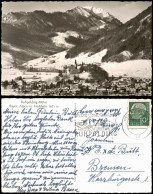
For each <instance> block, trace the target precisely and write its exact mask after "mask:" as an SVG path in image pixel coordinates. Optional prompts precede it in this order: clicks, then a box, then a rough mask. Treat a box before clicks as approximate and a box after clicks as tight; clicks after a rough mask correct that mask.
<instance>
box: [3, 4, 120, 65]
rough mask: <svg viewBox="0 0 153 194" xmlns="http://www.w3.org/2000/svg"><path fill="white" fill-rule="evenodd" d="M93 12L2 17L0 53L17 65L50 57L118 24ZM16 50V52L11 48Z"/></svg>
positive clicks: (105, 16) (80, 11)
mask: <svg viewBox="0 0 153 194" xmlns="http://www.w3.org/2000/svg"><path fill="white" fill-rule="evenodd" d="M103 15H104V17H102V13H101V14H100V13H99V12H97V13H96V9H92V10H89V9H86V8H82V7H76V8H74V9H72V10H68V11H66V12H53V13H46V12H44V11H37V10H36V11H34V12H11V13H8V14H7V15H4V16H3V17H2V50H3V51H4V52H9V53H10V54H11V55H12V56H13V57H14V58H15V60H16V62H17V64H20V63H23V62H26V61H28V60H31V59H34V58H37V57H40V56H42V55H52V54H55V53H58V52H61V51H63V50H67V49H70V48H72V47H74V46H77V45H79V44H80V42H82V40H86V39H89V38H94V37H96V36H97V34H100V33H101V32H102V31H105V32H108V31H109V30H112V29H114V28H117V27H118V26H120V25H122V23H121V22H120V21H119V20H118V19H116V18H115V17H113V16H111V15H110V14H108V13H107V14H106V13H105V14H104V11H103ZM13 47H14V48H17V50H18V51H17V50H16V51H14V49H13V50H12V49H11V48H13Z"/></svg>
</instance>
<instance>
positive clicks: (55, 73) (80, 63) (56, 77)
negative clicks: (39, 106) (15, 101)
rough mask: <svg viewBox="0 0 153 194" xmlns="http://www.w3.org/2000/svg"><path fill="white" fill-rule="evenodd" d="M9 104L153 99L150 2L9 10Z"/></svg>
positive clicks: (23, 5)
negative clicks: (37, 99)
mask: <svg viewBox="0 0 153 194" xmlns="http://www.w3.org/2000/svg"><path fill="white" fill-rule="evenodd" d="M1 21H2V22H1V29H2V38H1V47H2V50H1V57H2V63H1V64H2V80H1V91H2V92H1V94H2V95H3V96H151V94H152V88H151V85H152V79H151V78H152V62H151V60H152V2H151V1H59V2H58V1H49V2H47V1H30V2H26V1H21V2H17V1H16V2H13V1H12V2H11V1H10V2H3V3H2V20H1Z"/></svg>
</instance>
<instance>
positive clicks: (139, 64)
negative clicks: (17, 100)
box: [2, 49, 152, 82]
mask: <svg viewBox="0 0 153 194" xmlns="http://www.w3.org/2000/svg"><path fill="white" fill-rule="evenodd" d="M106 53H107V49H104V50H102V51H100V52H98V53H96V54H93V55H91V53H85V54H84V53H81V54H79V55H78V56H77V57H75V58H68V59H66V58H65V55H66V54H67V52H66V51H64V52H60V53H57V54H55V55H51V56H48V57H40V58H38V59H34V60H31V61H28V62H27V63H24V64H23V66H25V67H28V68H30V67H33V68H38V69H39V68H40V69H42V68H43V69H48V70H49V69H52V68H55V69H60V70H62V69H63V67H64V66H65V65H67V66H69V65H74V64H75V60H76V61H77V63H78V64H81V63H82V62H83V63H84V64H97V65H99V66H100V67H101V68H103V69H104V70H106V71H107V72H108V74H109V76H112V75H113V76H129V77H141V78H151V76H152V73H151V72H152V67H151V60H142V59H141V60H140V59H139V60H129V61H124V62H120V63H118V62H107V63H106V62H104V63H102V57H103V56H105V54H106ZM12 63H13V58H12V56H11V55H10V54H9V53H5V52H2V81H5V80H8V81H10V80H12V79H15V78H16V77H19V76H22V77H23V78H26V79H27V82H30V81H32V80H35V79H40V80H42V81H51V80H54V78H55V77H56V76H57V75H58V73H54V72H25V71H20V70H19V69H17V68H14V67H13V64H12ZM88 76H90V75H89V74H88V73H87V72H86V73H84V74H80V77H82V78H84V79H87V78H88Z"/></svg>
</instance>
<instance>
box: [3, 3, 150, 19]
mask: <svg viewBox="0 0 153 194" xmlns="http://www.w3.org/2000/svg"><path fill="white" fill-rule="evenodd" d="M150 5H152V2H151V1H132V2H126V1H124V2H120V1H65V2H64V1H63V2H60V1H57V2H56V1H52V2H51V1H50V2H49V1H48V2H47V1H46V2H45V1H43V2H41V1H35V2H34V1H31V2H29V1H28V2H26V1H25V2H24V1H22V2H3V3H2V14H7V13H8V12H18V11H26V12H28V11H34V10H44V11H46V12H54V11H62V12H64V11H67V10H69V9H72V8H74V7H77V6H81V7H87V6H91V7H97V8H103V9H104V10H105V11H107V12H109V13H110V14H112V15H113V16H115V17H116V18H118V19H119V20H120V21H121V22H123V23H124V22H126V21H128V20H130V19H131V18H133V17H135V16H136V15H138V14H139V13H140V12H142V11H143V10H145V9H146V8H147V7H149V6H150Z"/></svg>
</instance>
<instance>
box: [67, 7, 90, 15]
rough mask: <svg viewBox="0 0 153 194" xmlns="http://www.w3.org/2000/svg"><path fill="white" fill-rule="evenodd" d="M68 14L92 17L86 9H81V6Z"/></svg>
mask: <svg viewBox="0 0 153 194" xmlns="http://www.w3.org/2000/svg"><path fill="white" fill-rule="evenodd" d="M67 13H75V14H80V15H82V16H85V17H89V16H90V13H89V12H88V11H87V10H86V9H84V8H83V7H80V6H77V7H75V8H73V9H71V10H68V11H67Z"/></svg>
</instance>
